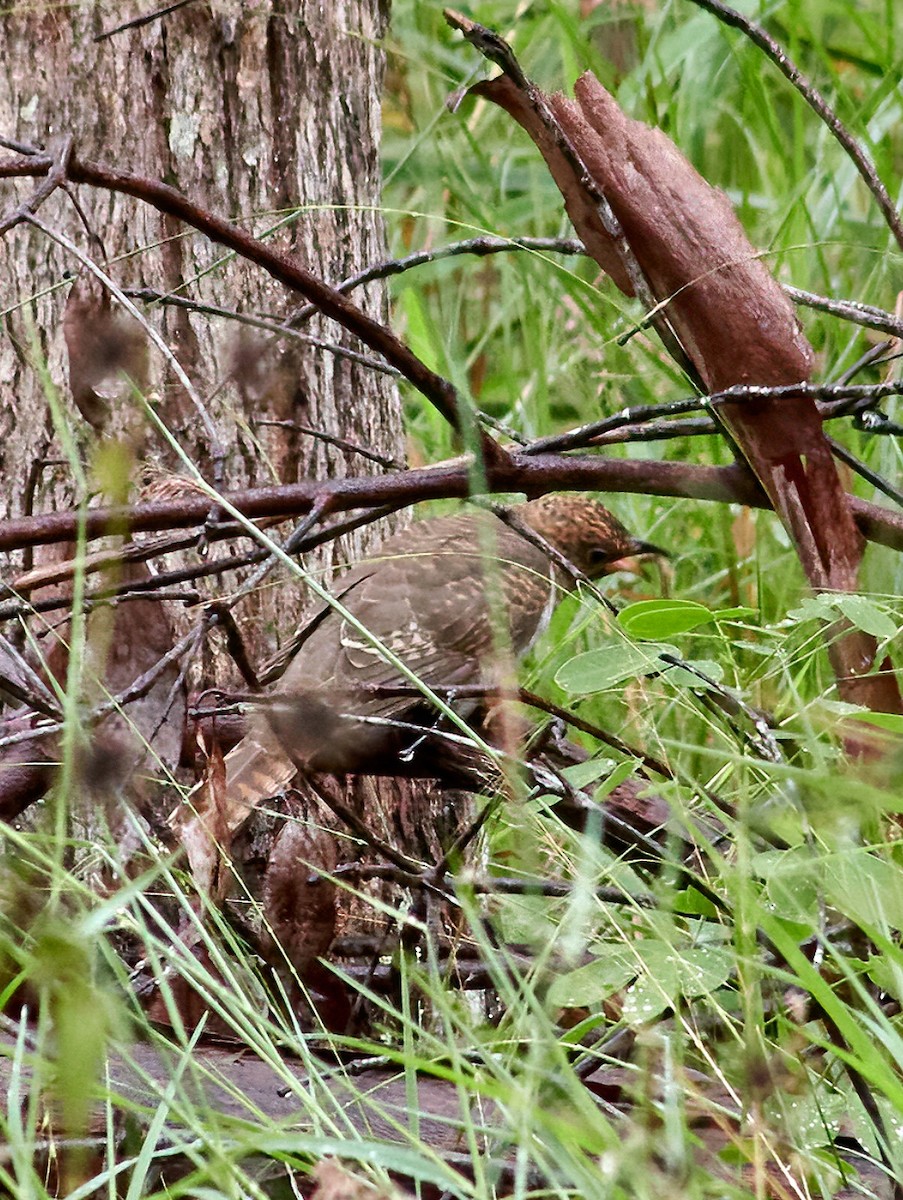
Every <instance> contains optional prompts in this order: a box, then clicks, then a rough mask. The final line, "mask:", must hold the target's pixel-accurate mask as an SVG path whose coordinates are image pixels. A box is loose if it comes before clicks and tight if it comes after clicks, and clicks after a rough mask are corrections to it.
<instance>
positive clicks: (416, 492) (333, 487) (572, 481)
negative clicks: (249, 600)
mask: <svg viewBox="0 0 903 1200" xmlns="http://www.w3.org/2000/svg"><path fill="white" fill-rule="evenodd" d="M471 485H472V481H471V477H470V472H469V469H468V465H467V463H466V461H464V460H458V461H456V462H453V463H449V464H445V465H441V466H436V467H423V468H420V469H418V470H413V471H403V472H398V473H397V474H395V475H387V476H382V477H377V478H373V477H365V478H358V479H330V480H326V481H323V482H321V481H316V480H309V481H306V482H303V483H295V484H285V485H282V486H273V487H263V488H251V489H248V490H247V491H241V492H232V493H230V494H228V495H227V496H226V499H227V501H228V503H229V504H231V505H232V506H233V507H234V508H236V509H238V511H239V512H241V513H242V514H243V515H244V516H246V517H248V518H250V519H254V520H257V519H261V518H266V517H274V518H275V517H293V516H297V515H298V514H299V513H305V512H308V511H309V510H310V508H311V506H312V505H313V504H314V503H315V502H316V501H317V499H319V498H320V497H322V496H324V495H329V496H330V497H331V502H332V504H331V507H332V511H334V512H342V511H347V510H349V509H354V508H362V507H365V506H371V505H377V504H392V505H395V506H397V507H401V506H403V505H406V504H416V503H418V502H420V501H423V500H441V499H449V498H456V497H457V498H465V497H467V496H469V494H470V490H471ZM487 487H488V489H489V491H490V492H524V493H525V494H527V495H528V496H541V495H543V494H544V493H545V492H553V491H600V492H631V493H639V494H642V495H648V496H680V497H684V498H688V499H695V500H717V501H721V502H722V503H729V504H745V505H748V506H749V507H751V508H769V507H770V505H769V503H768V500H767V499H766V497H765V494H764V492H763V491H762V489H761V488H760V486H759V484H758V483H757V482H756V480H755V478H754V476H753V475H752V473H751V472H750V471H749V470H748V469H747V468H746V467H744V466H742V465H741V464H734V465H733V466H729V467H709V466H697V465H694V464H690V463H676V462H660V461H654V460H653V461H650V460H635V461H634V460H625V459H612V458H603V457H601V456H592V457H583V458H576V457H573V458H572V457H568V456H567V455H564V454H543V455H536V456H529V455H527V454H524V453H522V452H520V451H518V452H516V453H512V454H511V455H510V458H509V461H508V463H507V464H506V465H505V466H504V467H497V468H494V469H492V470H490V471H488V472H487ZM849 503H850V506H851V508H852V511H853V515H854V517H855V519H856V522H857V524H858V526H859V529H860V531H861V533H862V534H863V536H864V537H866V538H868V539H869V540H870V541H873V542H878V543H880V544H881V545H883V546H890V547H891V548H892V549H895V550H903V516H900V515H899V514H897V513H895V512H891V511H890V510H889V509H886V508H882V507H881V506H880V505H877V504H870V503H869V502H868V501H866V500H860V499H859V498H858V497H857V496H850V497H849ZM209 511H210V501H209V500H208V499H207V498H206V497H204V496H185V497H180V498H179V499H177V500H156V501H151V502H148V503H145V504H136V505H133V506H131V507H117V508H96V509H89V510H88V511H87V513H85V514H84V531H83V532H84V536H85V538H86V539H88V540H91V539H94V538H99V537H104V536H106V535H107V534H109V532H110V531H111V529H113V530H116V532H117V533H122V531H123V530H128V531H131V532H133V533H134V532H142V531H144V532H146V531H150V530H163V529H184V528H186V527H190V526H192V525H198V524H202V523H203V522H204V521H205V520H206V518H207V515H208V513H209ZM79 521H80V514H79V512H78V511H77V510H69V511H64V512H55V513H43V514H41V515H39V516H34V517H18V518H14V519H12V520H9V521H0V551H8V550H20V549H22V548H24V547H26V546H37V545H45V544H47V543H51V542H61V541H69V540H72V539H73V538H74V537H75V536H76V533H77V531H78V530H79ZM235 531H236V527H235V525H234V524H232V525H231V526H230V527H229V535H230V536H231V535H233V534H234V533H235Z"/></svg>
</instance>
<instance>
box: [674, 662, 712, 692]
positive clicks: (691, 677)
mask: <svg viewBox="0 0 903 1200" xmlns="http://www.w3.org/2000/svg"><path fill="white" fill-rule="evenodd" d="M687 667H696V668H697V669H698V670H699V671H701V672H702V674H703V675H707V676H708V677H709V679H710V680H711V681H712V682H711V683H707V682H706V680H705V679H703V678H701V676H699V675H696V674H695V673H694V672H693V671H688V670H686V668H684V667H677V666H669V667H668V669H667V672H666V674H665V679H667V681H668V683H676V684H679V685H680V686H681V687H691V688H702V689H703V690H705V689H706V688H711V687H712V685H713V684H718V683H720V682H721V680H722V679H723V678H724V671H723V670H722V669H721V664H720V663H716V662H714V661H713V660H712V659H710V658H696V659H687Z"/></svg>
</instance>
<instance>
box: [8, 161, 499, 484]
mask: <svg viewBox="0 0 903 1200" xmlns="http://www.w3.org/2000/svg"><path fill="white" fill-rule="evenodd" d="M54 161H55V160H54V159H52V158H50V157H49V156H46V155H44V156H35V157H31V158H27V157H26V158H22V159H19V160H18V161H17V162H13V163H2V164H0V178H3V177H14V176H17V175H18V176H23V175H46V174H47V173H48V172H49V171H51V170H52V169H53V166H54ZM67 178H68V180H69V181H70V182H73V183H84V184H88V185H89V186H91V187H98V188H102V189H105V190H107V191H113V192H121V193H122V194H123V195H126V196H134V197H135V199H137V200H142V201H143V202H144V203H146V204H149V205H151V207H152V208H156V209H157V211H158V212H162V213H165V214H166V215H167V216H171V217H175V218H176V219H177V220H180V221H184V222H185V223H186V224H187V225H190V226H191V227H192V228H194V229H197V230H199V231H200V232H201V233H203V234H205V235H206V236H207V237H209V238H210V239H211V240H212V241H214V242H218V243H220V244H221V245H223V246H227V247H228V248H229V249H230V250H233V251H234V252H235V253H236V254H238V255H240V256H241V257H242V258H245V259H247V260H248V261H249V262H252V263H254V264H255V265H256V266H258V267H262V268H263V270H265V271H266V272H267V273H268V274H269V275H271V276H272V277H273V279H276V280H278V281H279V282H280V283H282V284H284V285H285V286H286V287H288V288H291V289H292V290H293V291H296V292H300V293H301V294H302V295H303V296H306V297H307V299H308V300H310V301H312V302H313V303H314V304H316V305H317V307H318V308H319V309H320V311H321V312H322V313H323V314H324V315H325V316H327V317H331V318H332V319H333V320H334V321H337V322H338V323H339V324H340V325H341V326H342V327H343V328H344V329H347V330H348V331H349V332H350V333H353V334H354V335H355V336H356V337H359V338H360V340H361V341H362V342H364V343H365V344H366V345H367V346H369V347H370V349H371V350H375V351H376V352H377V353H378V354H381V355H382V356H383V358H385V360H386V361H387V362H388V363H389V364H390V365H392V366H394V367H396V368H397V369H398V370H399V371H400V372H401V374H402V375H403V376H404V377H405V379H407V380H408V381H409V382H410V383H411V384H413V386H414V387H415V388H416V389H417V390H418V391H419V392H420V393H421V395H423V396H425V397H426V399H427V400H429V401H430V403H431V404H432V405H433V406H434V407H435V408H436V410H437V411H438V412H439V413H441V414H442V416H443V417H444V418H445V419H446V420H447V421H448V422H449V423H450V424H451V425H453V426H454V427H455V428H456V429H457V430H458V432H459V433H460V434H461V435H462V437H464V438H465V440H467V436H468V433H469V432H470V431H473V430H474V429H475V424H474V416H473V414H472V413H470V412H468V411H467V409H466V407H465V406H464V405H463V404H462V401H461V398H460V396H459V395H458V393H457V391H456V389H455V387H454V385H453V384H452V383H451V382H449V380H447V379H443V377H442V376H441V375H437V374H436V372H435V371H433V370H431V369H430V368H429V367H428V366H427V365H426V363H424V362H423V361H422V360H421V359H420V358H418V357H417V355H416V354H414V352H413V351H412V350H411V349H410V347H408V346H407V345H406V344H405V343H404V342H403V341H402V340H401V338H399V337H398V336H397V335H396V334H394V333H393V332H392V330H391V329H389V328H388V327H387V326H385V325H382V324H380V322H379V321H375V320H374V319H373V318H372V317H369V316H367V314H366V313H364V312H363V311H362V310H361V309H360V308H358V307H357V305H356V304H354V303H352V301H351V300H349V299H348V298H347V297H346V296H343V295H342V293H341V292H339V291H337V290H336V289H335V288H333V287H330V285H329V284H328V283H325V282H324V281H323V280H322V279H318V278H317V276H316V275H314V274H313V273H312V272H310V271H308V270H307V268H306V267H304V266H302V265H301V263H299V262H298V261H297V260H296V259H295V258H294V257H293V256H292V255H290V254H281V253H279V251H277V250H275V249H273V248H272V247H271V246H269V245H267V243H266V242H263V241H261V240H260V239H259V238H255V237H252V236H251V234H249V233H246V232H245V231H244V230H243V229H241V228H240V227H239V226H238V225H235V224H234V223H233V222H231V221H227V220H226V219H225V218H224V217H220V216H218V215H217V214H216V213H212V212H209V211H208V210H207V209H205V208H202V207H201V206H200V205H199V204H195V203H194V202H193V201H192V200H190V199H189V198H188V197H187V196H185V195H183V194H182V193H181V192H179V191H177V190H176V188H173V187H170V186H169V185H168V184H165V183H162V182H161V181H160V180H158V179H147V178H143V177H142V176H139V175H132V174H131V173H130V172H128V171H119V170H116V169H115V168H114V167H108V166H106V165H105V164H103V163H97V162H92V161H88V160H82V159H79V158H77V157H76V156H75V155H73V156H72V157H71V159H70V161H69V163H68V171H67ZM475 436H476V438H477V442H478V444H479V447H480V451H481V454H482V456H483V459H484V461H485V462H486V464H487V465H495V466H499V465H502V464H504V461H505V458H506V455H505V451H504V450H503V449H502V447H501V446H500V445H499V444H498V443H497V442H496V441H495V440H494V439H493V438H492V437H490V435H489V434H488V433H486V432H485V430H476V433H475Z"/></svg>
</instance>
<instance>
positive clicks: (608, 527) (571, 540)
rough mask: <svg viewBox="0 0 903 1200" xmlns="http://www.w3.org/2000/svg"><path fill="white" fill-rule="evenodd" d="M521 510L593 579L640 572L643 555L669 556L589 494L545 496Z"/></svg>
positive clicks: (521, 512) (528, 523)
mask: <svg viewBox="0 0 903 1200" xmlns="http://www.w3.org/2000/svg"><path fill="white" fill-rule="evenodd" d="M517 513H518V516H520V518H521V519H522V520H523V521H524V522H525V523H526V524H527V525H529V526H530V528H531V529H533V530H535V531H536V532H537V533H538V534H539V535H540V536H541V537H544V538H545V539H546V541H548V542H550V543H551V544H552V545H553V546H555V548H556V549H557V550H560V551H561V553H562V554H563V555H564V556H565V557H566V558H567V559H569V560H570V562H572V563H573V564H574V566H575V567H577V568H578V569H579V570H581V571H582V572H583V573H584V575H587V576H589V578H590V579H598V578H600V577H601V576H602V575H612V574H614V572H615V571H634V572H636V571H638V568H639V560H640V559H641V558H651V557H665V558H667V557H668V552H667V550H662V549H661V547H659V546H654V545H652V543H651V542H644V541H642V540H641V539H640V538H637V537H634V536H633V534H632V533H630V532H629V531H628V530H627V529H625V527H624V526H623V525H622V524H621V522H620V521H619V520H618V518H617V517H616V516H615V515H614V514H613V513H611V512H609V511H608V509H607V508H606V507H605V505H604V504H600V503H599V501H598V500H591V499H589V497H588V496H576V495H565V496H542V497H540V499H539V500H531V501H529V502H528V503H527V504H523V505H521V506H520V508H518V509H517Z"/></svg>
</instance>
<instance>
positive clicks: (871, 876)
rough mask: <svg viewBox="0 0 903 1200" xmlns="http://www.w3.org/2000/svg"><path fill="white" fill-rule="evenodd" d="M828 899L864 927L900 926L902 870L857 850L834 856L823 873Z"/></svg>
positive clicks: (882, 929) (902, 919)
mask: <svg viewBox="0 0 903 1200" xmlns="http://www.w3.org/2000/svg"><path fill="white" fill-rule="evenodd" d="M825 889H826V891H827V895H828V899H829V902H830V903H831V904H832V905H833V906H834V907H835V908H836V909H839V910H840V912H842V913H845V914H846V916H848V917H851V918H852V920H854V921H856V923H857V924H859V925H862V926H864V927H865V928H866V929H869V928H873V929H877V930H878V931H879V932H881V933H886V932H887V931H888V930H891V929H903V872H901V870H900V868H899V867H898V866H896V865H895V864H892V863H889V862H886V861H885V860H884V859H883V858H877V857H876V856H875V855H874V854H867V853H865V851H863V850H857V851H855V852H853V853H850V854H837V855H833V856H832V857H831V859H830V861H829V864H828V870H827V871H826V872H825Z"/></svg>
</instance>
